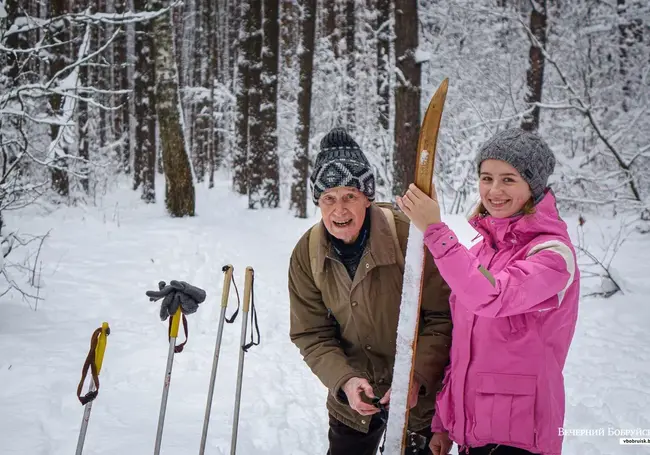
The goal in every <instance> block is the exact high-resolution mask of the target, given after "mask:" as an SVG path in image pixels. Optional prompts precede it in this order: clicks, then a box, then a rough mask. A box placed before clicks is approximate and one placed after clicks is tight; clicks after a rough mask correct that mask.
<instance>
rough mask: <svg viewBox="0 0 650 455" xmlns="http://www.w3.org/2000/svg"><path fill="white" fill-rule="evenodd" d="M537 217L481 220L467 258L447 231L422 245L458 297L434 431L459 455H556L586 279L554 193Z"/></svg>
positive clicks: (431, 231)
mask: <svg viewBox="0 0 650 455" xmlns="http://www.w3.org/2000/svg"><path fill="white" fill-rule="evenodd" d="M535 209H536V212H535V213H534V214H532V215H518V216H514V217H511V218H506V219H497V218H493V217H491V216H480V217H475V218H473V219H471V220H470V224H471V225H472V226H473V227H474V228H475V229H476V230H477V231H478V232H479V234H481V236H482V237H483V239H482V240H481V241H480V242H479V243H477V244H476V245H474V246H473V247H471V248H470V249H467V248H466V247H465V246H463V245H462V244H461V243H460V242H459V241H458V239H457V237H456V235H455V234H454V232H453V231H452V230H451V229H450V228H449V227H448V226H447V225H446V224H445V223H438V224H435V225H431V226H429V228H428V229H427V230H426V232H425V236H424V241H425V244H426V245H427V247H428V248H429V250H430V252H431V254H432V255H433V257H434V259H435V262H436V265H437V266H438V269H439V270H440V273H441V275H442V276H443V278H444V279H445V281H447V283H448V284H449V286H450V288H451V290H452V294H451V297H450V305H451V311H452V318H453V333H452V346H451V360H450V364H449V366H448V367H447V370H446V374H445V378H444V381H443V388H442V390H441V391H440V392H439V394H438V398H437V404H436V415H435V417H434V420H433V422H432V430H433V431H448V432H449V435H450V438H451V439H452V440H453V441H455V442H456V443H457V444H458V445H459V446H461V447H467V446H469V447H476V446H482V445H485V444H489V443H497V444H504V445H509V446H514V447H520V448H522V449H525V450H529V451H531V452H533V453H540V454H543V455H558V454H560V453H561V449H562V437H561V436H560V431H559V429H560V428H561V427H562V426H563V424H564V412H565V393H564V378H563V373H562V370H563V368H564V364H565V361H566V357H567V353H568V350H569V347H570V344H571V340H572V338H573V334H574V331H575V325H576V321H577V317H578V301H579V291H580V272H579V270H578V265H577V260H576V254H575V250H574V248H573V245H572V243H571V240H570V237H569V235H568V232H567V226H566V224H565V223H564V221H562V220H561V219H560V217H559V215H558V211H557V209H556V204H555V197H554V196H553V194H552V192H550V191H549V192H547V194H546V195H545V197H544V199H543V200H542V201H541V202H540V203H539V204H537V206H536V207H535Z"/></svg>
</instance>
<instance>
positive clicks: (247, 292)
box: [243, 266, 253, 313]
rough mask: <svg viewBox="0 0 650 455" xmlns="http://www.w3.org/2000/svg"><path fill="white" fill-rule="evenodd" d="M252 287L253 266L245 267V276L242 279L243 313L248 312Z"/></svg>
mask: <svg viewBox="0 0 650 455" xmlns="http://www.w3.org/2000/svg"><path fill="white" fill-rule="evenodd" d="M252 289H253V267H251V266H248V267H246V278H245V279H244V309H243V311H244V313H248V309H249V307H250V303H251V291H252Z"/></svg>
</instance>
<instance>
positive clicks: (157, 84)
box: [0, 0, 650, 218]
mask: <svg viewBox="0 0 650 455" xmlns="http://www.w3.org/2000/svg"><path fill="white" fill-rule="evenodd" d="M649 18H650V6H649V5H648V4H647V3H646V2H642V1H640V0H636V1H635V0H609V1H603V0H597V1H595V0H575V1H570V2H569V1H559V0H536V1H532V0H497V1H492V0H481V1H464V0H455V1H448V2H440V1H433V0H420V1H419V2H417V1H415V0H394V1H392V0H300V1H282V2H281V1H279V0H267V1H264V2H263V1H261V0H259V1H256V0H246V1H244V0H242V1H239V0H238V1H234V0H233V1H231V0H215V1H208V0H188V1H185V2H181V1H170V0H133V1H126V0H96V1H80V0H4V2H2V3H0V33H1V36H2V52H1V54H0V57H1V58H2V62H1V63H0V65H1V67H2V73H1V75H0V86H1V87H2V95H1V97H0V100H1V107H0V147H1V150H2V154H1V155H0V162H1V169H2V177H1V179H0V214H1V213H3V212H5V211H8V210H16V209H20V208H21V207H24V206H25V205H26V204H29V203H31V202H32V201H34V200H35V199H37V198H41V197H44V198H49V199H51V200H55V201H57V202H58V203H61V204H89V203H90V204H91V203H92V202H93V200H94V198H95V197H96V195H97V194H98V193H102V192H106V191H109V190H110V188H111V187H112V185H113V184H114V183H115V182H116V181H117V180H119V179H123V178H127V179H129V181H130V182H131V184H132V187H133V190H134V191H138V192H140V193H141V195H142V200H143V203H154V202H162V201H163V200H165V201H167V202H166V203H167V205H168V208H169V211H170V213H171V214H172V215H175V216H182V215H193V214H194V211H195V207H194V186H195V185H208V186H210V185H213V182H214V178H215V172H219V171H224V172H226V173H227V175H228V176H229V178H231V179H232V185H233V188H234V189H235V190H236V191H237V192H238V193H240V194H243V195H247V197H248V201H249V207H250V208H251V209H256V208H277V207H283V208H286V209H289V210H292V211H293V212H294V213H295V215H296V216H298V217H305V216H306V215H307V210H308V205H307V201H308V197H309V196H308V194H307V191H308V190H307V184H306V181H307V176H308V174H309V169H310V163H311V162H312V160H313V158H314V156H315V154H316V153H317V152H318V150H317V145H318V141H319V140H320V137H321V136H322V135H323V134H324V133H325V132H326V131H328V130H329V129H330V128H331V127H333V126H337V125H340V126H344V127H346V128H348V129H349V130H350V131H351V132H352V133H353V134H354V135H355V137H356V138H357V141H358V142H359V143H360V145H361V147H362V148H363V149H364V150H365V151H366V154H367V155H368V156H369V157H370V159H371V161H372V164H373V166H374V167H375V171H376V173H377V175H378V176H379V179H378V181H379V188H378V189H379V192H380V195H381V198H380V199H383V200H387V199H390V198H391V197H392V196H393V195H395V194H400V193H401V192H403V189H404V185H405V183H408V182H409V181H410V180H411V178H412V177H411V174H412V172H413V168H414V160H415V153H416V144H417V137H418V132H419V125H420V121H421V110H422V109H423V108H426V105H427V104H428V101H429V99H430V97H431V95H432V94H433V91H435V88H436V87H437V86H438V84H439V83H440V82H441V81H442V80H443V79H444V78H447V77H448V78H449V80H450V89H449V97H448V101H447V103H446V104H447V106H446V108H445V109H446V110H445V115H444V119H443V125H442V128H441V135H440V139H439V146H438V156H437V170H436V179H437V182H438V186H439V193H441V194H442V195H443V197H442V199H443V202H444V206H445V210H446V211H447V212H448V213H465V212H466V211H467V210H468V209H469V208H470V207H471V206H472V204H474V202H475V195H474V193H473V187H474V182H475V176H474V172H473V166H472V162H471V160H472V157H473V153H474V151H475V149H476V147H477V146H478V145H479V144H480V143H481V142H482V141H484V140H485V139H486V138H487V137H489V136H490V135H491V134H493V133H494V132H495V131H497V130H499V129H502V128H505V127H509V126H513V125H521V126H522V127H524V128H526V129H529V130H537V131H539V133H540V134H541V135H543V136H544V138H545V139H547V141H548V142H549V144H550V145H551V146H552V148H553V150H555V151H556V153H557V154H558V156H559V161H560V164H559V171H558V172H557V173H556V175H555V176H554V177H555V179H554V181H553V186H554V188H555V189H556V192H557V193H558V194H559V199H560V201H561V202H562V203H563V204H565V206H568V207H570V208H572V209H579V210H587V211H589V210H599V211H601V212H602V213H603V214H607V215H612V214H616V213H619V212H621V211H634V212H637V213H639V215H640V216H643V217H645V218H647V217H648V207H649V205H648V196H649V194H650V173H648V172H647V171H646V169H647V168H648V166H649V164H650V113H649V112H648V106H649V104H650V103H649V101H650V100H649V96H650V89H649V86H650V46H649V45H648V41H649V40H650V29H649V23H650V20H649ZM188 158H189V159H188ZM156 173H165V177H166V183H167V185H166V188H155V174H156ZM163 191H164V196H163Z"/></svg>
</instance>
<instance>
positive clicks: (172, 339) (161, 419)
mask: <svg viewBox="0 0 650 455" xmlns="http://www.w3.org/2000/svg"><path fill="white" fill-rule="evenodd" d="M180 322H181V308H180V306H179V307H178V309H177V310H176V313H174V316H172V320H171V326H170V328H169V352H168V353H167V369H166V370H165V382H164V384H163V394H162V401H161V403H160V414H159V416H158V431H157V433H156V446H155V448H154V454H155V455H158V454H159V453H160V444H161V442H162V432H163V425H164V423H165V411H166V410H167V397H168V395H169V383H170V382H171V380H172V364H173V363H174V352H175V350H176V338H177V337H178V327H179V326H180Z"/></svg>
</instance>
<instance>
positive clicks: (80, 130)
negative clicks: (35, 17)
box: [71, 1, 94, 194]
mask: <svg viewBox="0 0 650 455" xmlns="http://www.w3.org/2000/svg"><path fill="white" fill-rule="evenodd" d="M87 6H88V2H87V1H84V2H79V3H77V4H76V5H75V13H77V14H80V13H83V12H84V11H85V9H86V7H87ZM91 7H92V4H91ZM92 13H94V11H92V9H91V14H92ZM86 27H89V25H81V26H77V27H75V29H76V30H75V32H77V33H78V36H79V37H80V39H79V46H81V42H82V41H83V36H84V34H85V28H86ZM75 41H76V40H75ZM86 53H88V52H86ZM71 55H74V50H72V52H71ZM89 82H90V81H89V80H88V64H82V65H80V66H79V86H80V87H88V86H89V85H90V84H89ZM77 95H80V96H82V97H87V96H88V93H85V92H84V93H79V92H77ZM77 107H78V111H77V112H78V117H77V139H78V142H77V153H78V154H79V158H81V159H82V161H81V163H80V167H81V169H80V173H81V174H85V175H84V176H83V177H81V187H82V188H83V190H84V192H85V193H86V194H89V193H90V184H89V175H88V173H89V171H90V166H89V162H90V141H89V138H88V132H89V131H88V130H89V123H90V122H89V121H88V103H87V102H86V101H83V100H82V99H79V100H78V101H77Z"/></svg>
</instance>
